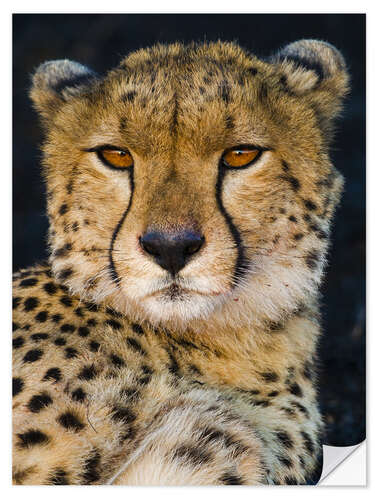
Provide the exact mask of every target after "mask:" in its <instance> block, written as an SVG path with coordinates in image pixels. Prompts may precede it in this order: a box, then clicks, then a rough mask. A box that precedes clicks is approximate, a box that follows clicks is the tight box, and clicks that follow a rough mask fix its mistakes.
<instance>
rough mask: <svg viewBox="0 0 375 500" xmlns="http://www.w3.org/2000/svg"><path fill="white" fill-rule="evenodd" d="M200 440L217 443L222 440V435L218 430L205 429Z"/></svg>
mask: <svg viewBox="0 0 375 500" xmlns="http://www.w3.org/2000/svg"><path fill="white" fill-rule="evenodd" d="M201 438H203V439H206V440H207V441H208V442H209V441H218V440H220V439H223V438H224V433H223V432H222V431H220V430H218V429H213V428H210V427H206V428H205V429H203V431H202V434H201Z"/></svg>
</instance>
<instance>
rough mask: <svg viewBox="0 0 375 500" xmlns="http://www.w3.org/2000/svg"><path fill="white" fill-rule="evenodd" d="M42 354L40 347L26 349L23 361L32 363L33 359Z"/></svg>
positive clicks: (37, 358)
mask: <svg viewBox="0 0 375 500" xmlns="http://www.w3.org/2000/svg"><path fill="white" fill-rule="evenodd" d="M42 356H43V351H41V350H40V349H31V350H30V351H27V353H26V354H25V356H24V357H23V361H24V363H34V361H38V360H39V359H40V358H41V357H42Z"/></svg>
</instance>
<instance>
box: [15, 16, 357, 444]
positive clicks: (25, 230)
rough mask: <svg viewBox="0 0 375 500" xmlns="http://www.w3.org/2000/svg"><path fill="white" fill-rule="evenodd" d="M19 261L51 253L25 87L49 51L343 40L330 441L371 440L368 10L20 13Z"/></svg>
mask: <svg viewBox="0 0 375 500" xmlns="http://www.w3.org/2000/svg"><path fill="white" fill-rule="evenodd" d="M13 28H14V29H13V37H14V45H13V49H14V50H13V62H14V75H13V78H14V79H13V82H14V119H13V126H14V153H13V154H14V157H13V158H14V162H13V168H14V176H13V195H14V197H13V200H14V212H13V214H14V215H13V217H14V219H13V223H14V225H13V246H14V254H13V264H14V269H15V270H16V269H19V268H20V267H25V266H28V265H30V264H33V263H35V262H36V261H40V260H42V259H44V258H46V231H47V219H46V215H45V191H44V186H43V183H42V180H41V176H40V161H39V159H40V151H39V149H38V145H40V142H41V139H42V135H41V130H40V127H39V125H38V120H37V116H36V114H35V113H34V111H33V110H32V108H31V104H30V101H29V99H28V96H27V93H28V88H29V84H30V76H29V75H30V73H31V72H33V70H34V69H35V68H36V66H38V65H39V64H40V63H41V62H44V61H45V60H48V59H64V58H68V59H73V60H77V61H79V62H81V63H83V64H86V65H88V66H90V67H91V68H92V69H94V70H96V71H97V72H98V73H101V72H105V71H107V70H108V69H110V68H112V67H113V66H116V65H117V64H118V62H119V60H120V59H121V57H122V56H123V55H125V54H127V53H128V52H129V51H132V50H134V49H137V48H139V47H142V46H148V45H150V44H154V43H157V42H173V41H176V40H178V41H186V42H188V41H191V40H217V39H218V38H220V39H222V40H235V41H237V42H239V44H240V45H242V46H244V47H245V48H248V49H250V50H251V51H253V52H254V53H255V54H257V55H259V56H268V55H270V53H272V52H273V51H275V50H276V49H278V48H280V47H281V46H283V45H285V44H286V43H289V42H292V41H295V40H298V39H300V38H319V39H322V40H325V41H328V42H330V43H332V44H333V45H335V46H336V47H337V48H339V49H340V50H341V51H342V53H343V55H344V57H345V59H346V61H347V63H348V66H349V69H350V73H351V76H352V92H351V95H350V97H349V99H348V100H347V103H346V108H345V112H344V115H343V118H342V120H341V122H340V123H339V126H338V133H337V137H336V140H335V143H334V144H333V148H332V159H333V162H334V164H335V165H336V166H337V167H338V168H339V169H340V170H341V172H342V173H343V174H344V176H345V179H346V191H345V194H344V197H343V201H342V204H341V207H340V209H339V210H338V213H337V217H336V221H335V225H334V230H333V244H332V248H331V253H330V266H329V268H328V272H327V277H326V280H325V284H324V285H323V287H322V297H323V298H322V306H323V307H322V312H323V320H324V336H323V339H322V341H321V346H320V351H321V354H320V357H321V380H320V384H319V385H320V403H321V408H322V411H323V414H324V416H325V420H326V423H327V434H326V437H325V440H324V442H325V443H326V444H330V445H335V446H349V445H353V444H356V443H359V442H360V441H362V440H363V439H364V438H365V354H364V349H365V329H364V325H365V274H364V272H365V270H364V266H365V243H364V237H365V188H364V180H365V16H364V15H361V14H354V15H353V14H303V15H302V14H254V15H252V14H207V15H202V14H195V15H194V14H192V15H187V14H180V15H179V14H166V15H164V14H156V15H153V14H152V15H151V14H150V15H146V14H134V15H129V14H121V15H112V14H98V15H96V14H95V15H94V14H93V15H91V14H81V15H77V14H72V15H62V14H57V15H50V14H25V15H23V14H17V15H14V16H13Z"/></svg>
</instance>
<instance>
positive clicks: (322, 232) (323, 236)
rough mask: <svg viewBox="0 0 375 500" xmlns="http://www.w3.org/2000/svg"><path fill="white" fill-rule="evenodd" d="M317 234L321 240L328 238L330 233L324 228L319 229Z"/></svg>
mask: <svg viewBox="0 0 375 500" xmlns="http://www.w3.org/2000/svg"><path fill="white" fill-rule="evenodd" d="M316 236H317V237H318V238H319V239H320V240H326V239H327V238H328V234H327V233H326V232H325V231H323V230H322V229H321V230H319V231H317V233H316Z"/></svg>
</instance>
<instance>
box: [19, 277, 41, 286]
mask: <svg viewBox="0 0 375 500" xmlns="http://www.w3.org/2000/svg"><path fill="white" fill-rule="evenodd" d="M37 283H38V280H37V279H36V278H28V279H25V280H22V281H21V282H20V286H22V287H23V288H29V287H31V286H35V285H36V284H37Z"/></svg>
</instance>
